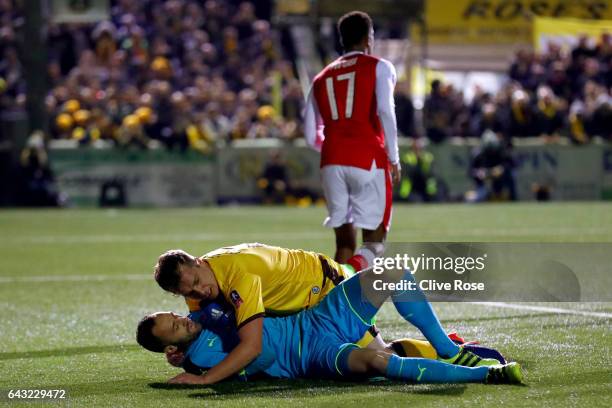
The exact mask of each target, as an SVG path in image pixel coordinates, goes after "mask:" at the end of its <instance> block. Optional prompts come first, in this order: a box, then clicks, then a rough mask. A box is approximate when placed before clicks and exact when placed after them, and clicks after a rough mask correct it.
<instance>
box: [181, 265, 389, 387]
mask: <svg viewBox="0 0 612 408" xmlns="http://www.w3.org/2000/svg"><path fill="white" fill-rule="evenodd" d="M377 311H378V308H377V307H374V306H373V305H371V304H370V303H369V302H368V301H367V299H366V298H365V297H363V296H362V291H361V286H360V282H359V277H358V276H357V275H355V276H353V277H351V278H349V279H347V280H345V281H344V282H342V283H341V284H340V285H338V286H336V287H335V288H334V289H333V290H332V291H331V292H330V293H329V294H328V295H327V296H326V297H325V298H324V299H323V300H322V301H321V302H320V303H319V304H317V306H315V307H314V308H312V309H307V310H303V311H301V312H300V313H298V314H295V315H291V316H286V317H265V318H264V323H263V338H262V352H261V354H260V355H259V356H258V357H257V358H256V359H255V360H254V361H253V362H251V363H250V364H249V365H248V366H247V367H246V368H245V373H244V374H246V375H247V376H248V375H252V374H255V373H261V372H263V373H265V374H267V375H269V376H272V377H282V378H297V377H315V378H324V377H337V376H339V375H340V376H343V375H344V374H345V372H346V371H347V364H348V363H347V361H348V352H349V351H350V350H352V349H353V348H356V347H358V346H356V345H355V344H354V343H356V342H358V341H359V340H360V339H361V338H362V337H363V335H364V334H365V333H366V332H367V331H368V329H369V328H370V326H371V325H372V324H373V318H374V315H375V314H376V312H377ZM189 317H190V318H191V319H192V320H194V321H199V322H201V323H202V327H204V328H205V329H203V330H202V333H200V335H199V336H198V338H197V339H196V340H195V341H194V342H193V343H192V344H191V345H190V346H189V348H188V349H187V352H186V357H187V358H189V359H190V360H191V362H192V363H193V364H195V365H196V366H198V367H200V368H204V369H205V368H210V367H212V366H214V365H216V364H218V363H219V362H220V361H221V360H223V359H224V358H225V356H226V355H227V354H228V353H229V352H230V351H231V350H232V349H233V348H234V347H236V345H237V344H238V343H239V342H240V339H239V337H238V332H237V329H236V328H235V326H228V325H227V324H225V325H223V327H215V326H214V324H213V325H211V324H210V322H211V319H209V318H208V316H207V314H206V312H195V313H192V314H190V315H189ZM213 320H214V319H213ZM227 320H230V319H226V321H227ZM211 326H212V327H211Z"/></svg>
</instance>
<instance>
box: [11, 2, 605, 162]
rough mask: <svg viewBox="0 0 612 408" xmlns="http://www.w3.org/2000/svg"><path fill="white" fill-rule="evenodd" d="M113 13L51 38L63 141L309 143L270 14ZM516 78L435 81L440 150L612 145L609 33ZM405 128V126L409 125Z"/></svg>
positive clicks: (21, 102) (16, 72) (532, 57)
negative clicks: (496, 84) (498, 139)
mask: <svg viewBox="0 0 612 408" xmlns="http://www.w3.org/2000/svg"><path fill="white" fill-rule="evenodd" d="M265 3H268V2H265ZM112 4H113V7H112V9H111V20H110V21H106V22H102V23H98V24H97V25H74V24H72V25H57V24H50V26H49V30H48V40H47V41H48V66H47V76H48V81H49V84H50V87H51V90H50V92H49V94H48V96H47V98H46V100H45V103H46V108H47V111H48V114H49V120H50V123H49V129H50V133H51V136H52V137H53V138H56V139H73V140H77V141H79V143H82V144H87V143H90V142H92V141H95V140H98V139H106V140H111V141H113V142H114V143H116V144H117V145H121V146H129V145H136V146H141V147H150V146H154V145H163V146H167V147H169V148H178V149H186V148H188V147H191V148H194V149H197V150H200V151H208V150H210V149H211V147H212V146H214V145H215V144H217V143H219V142H231V141H232V140H236V139H244V138H264V137H275V138H283V139H294V138H298V137H300V136H301V129H300V120H301V119H300V115H301V110H302V107H303V94H302V90H301V87H300V84H299V82H298V80H297V79H296V75H295V69H294V67H293V65H292V63H291V59H290V58H288V57H287V50H286V47H283V42H282V40H281V35H280V32H279V31H278V30H276V29H275V28H273V27H272V26H271V24H270V18H269V4H268V9H267V10H266V11H267V13H266V11H264V12H263V13H262V12H261V10H257V8H256V7H258V6H257V3H256V2H248V1H242V2H241V1H229V2H227V1H220V0H207V1H205V2H181V1H176V0H147V1H138V2H135V1H130V0H119V1H116V2H113V3H112ZM258 11H259V13H258ZM0 21H1V23H2V29H1V30H0V55H1V60H0V109H1V110H4V111H6V110H12V109H19V108H23V107H24V106H25V80H24V77H23V66H22V64H21V62H20V60H19V58H18V55H19V52H18V49H19V48H18V47H19V42H18V41H17V35H16V32H18V28H19V26H20V25H21V24H23V19H22V18H21V17H20V16H19V14H18V13H16V12H15V11H14V10H13V2H12V1H11V0H2V1H0ZM508 77H509V81H508V83H507V85H505V86H504V88H503V89H502V90H501V91H500V92H499V93H497V94H495V95H491V94H489V93H485V92H483V91H480V90H477V92H476V94H475V97H474V98H473V100H471V101H470V102H466V101H465V100H464V97H463V93H462V92H461V91H459V90H456V89H454V88H453V86H451V85H449V84H445V83H443V82H440V81H434V83H433V84H432V88H431V92H430V94H429V95H428V97H427V99H426V101H425V106H424V111H423V129H424V131H423V133H424V134H425V135H426V136H427V137H428V138H429V139H430V140H431V141H432V142H440V141H443V140H446V139H448V138H449V137H453V136H458V137H467V136H475V137H480V136H481V135H482V134H483V133H484V132H485V131H486V130H492V131H493V132H496V133H498V134H501V135H503V136H505V137H506V138H510V137H531V136H541V137H545V138H546V139H547V140H556V139H557V138H560V137H569V138H570V139H571V140H572V141H574V142H575V143H587V142H588V141H589V140H590V139H591V138H592V137H593V136H595V135H599V136H602V137H603V138H605V139H608V140H610V139H611V138H612V135H611V127H610V126H609V125H607V124H609V123H610V120H611V108H610V105H611V98H612V97H611V94H610V89H611V88H610V87H611V85H612V80H611V77H612V41H611V38H610V36H609V35H604V36H602V37H601V38H600V39H599V41H598V43H597V45H595V46H591V45H589V44H588V41H587V39H586V37H585V38H582V39H581V40H580V42H579V44H578V46H577V47H576V48H574V49H573V50H572V51H571V52H568V53H565V52H563V50H562V49H561V47H559V46H557V45H555V44H551V45H550V46H549V48H548V50H547V51H546V52H544V53H540V54H539V53H533V52H529V51H520V52H518V53H517V55H516V58H515V60H514V62H513V63H512V65H511V66H510V67H509V72H508ZM398 93H402V95H401V96H398V98H399V99H401V100H399V101H398V104H397V105H398V109H401V111H402V112H409V114H410V115H412V112H413V110H412V109H405V107H404V105H406V104H408V105H410V100H409V99H407V98H406V97H405V92H403V91H400V90H398ZM399 116H400V117H399V118H398V122H406V118H402V117H403V116H406V114H404V113H402V114H400V115H399ZM410 119H412V118H410ZM408 122H409V125H408V126H402V123H398V124H399V125H400V126H399V127H400V131H402V133H404V135H406V136H416V135H419V133H421V132H419V131H418V127H416V126H413V122H412V120H408ZM407 129H409V130H407ZM406 133H410V134H406Z"/></svg>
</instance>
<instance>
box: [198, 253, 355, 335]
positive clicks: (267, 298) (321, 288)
mask: <svg viewBox="0 0 612 408" xmlns="http://www.w3.org/2000/svg"><path fill="white" fill-rule="evenodd" d="M202 258H203V259H204V260H206V262H208V264H209V265H210V267H211V269H212V271H213V274H214V275H215V278H216V279H217V282H218V284H219V291H220V293H221V294H222V295H223V297H224V298H225V299H226V300H227V301H228V303H230V304H231V305H232V306H233V307H234V309H235V311H236V324H237V326H238V328H240V327H241V326H243V325H245V324H246V323H248V322H249V321H251V320H253V319H255V318H257V317H260V316H263V315H264V314H268V315H285V314H292V313H297V312H299V311H300V310H302V309H306V308H309V307H312V306H314V305H316V304H317V303H319V301H321V300H322V299H323V298H324V297H325V295H327V293H329V291H330V290H332V289H333V288H334V286H335V284H334V282H333V281H332V278H331V277H329V276H325V274H324V273H323V266H322V264H321V259H324V261H326V262H327V264H328V265H329V266H330V267H331V269H332V273H336V272H337V274H338V275H340V276H342V277H344V278H346V277H347V274H346V271H345V270H344V269H343V268H342V266H341V265H340V264H338V263H336V262H334V261H333V260H332V259H330V258H328V257H326V256H324V255H320V254H317V253H315V252H309V251H303V250H300V249H286V248H280V247H275V246H268V245H263V244H257V243H252V244H240V245H236V246H231V247H226V248H220V249H218V250H215V251H213V252H209V253H207V254H206V255H204V256H203V257H202ZM328 275H329V274H328ZM186 300H187V304H188V306H189V309H190V311H195V310H198V309H199V302H198V301H197V300H194V299H186Z"/></svg>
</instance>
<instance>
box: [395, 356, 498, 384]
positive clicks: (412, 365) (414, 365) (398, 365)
mask: <svg viewBox="0 0 612 408" xmlns="http://www.w3.org/2000/svg"><path fill="white" fill-rule="evenodd" d="M488 372H489V368H488V367H463V366H457V365H452V364H447V363H443V362H441V361H436V360H430V359H427V358H414V357H399V356H396V355H395V354H393V355H391V356H390V357H389V363H388V365H387V372H386V374H385V376H386V377H387V378H389V379H392V380H399V381H411V382H419V383H453V382H454V383H458V382H482V381H484V380H485V378H487V373H488Z"/></svg>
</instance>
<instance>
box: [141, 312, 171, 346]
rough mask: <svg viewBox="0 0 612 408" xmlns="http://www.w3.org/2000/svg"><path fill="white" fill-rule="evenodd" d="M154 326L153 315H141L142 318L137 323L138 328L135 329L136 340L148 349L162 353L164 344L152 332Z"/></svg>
mask: <svg viewBox="0 0 612 408" xmlns="http://www.w3.org/2000/svg"><path fill="white" fill-rule="evenodd" d="M154 326H155V316H151V315H149V316H145V317H143V319H142V320H141V321H140V322H139V323H138V328H137V329H136V341H137V342H138V344H140V345H141V346H142V347H144V348H146V349H147V350H149V351H152V352H154V353H162V352H163V351H164V347H165V345H164V343H162V342H161V340H160V339H159V338H157V337H156V336H155V335H154V334H153V327H154Z"/></svg>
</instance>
